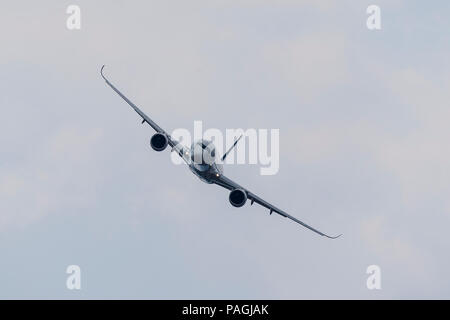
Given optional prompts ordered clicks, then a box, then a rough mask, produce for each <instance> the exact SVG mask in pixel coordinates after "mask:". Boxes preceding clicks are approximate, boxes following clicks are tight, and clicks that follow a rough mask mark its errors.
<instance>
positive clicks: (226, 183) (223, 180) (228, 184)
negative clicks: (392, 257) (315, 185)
mask: <svg viewBox="0 0 450 320" xmlns="http://www.w3.org/2000/svg"><path fill="white" fill-rule="evenodd" d="M214 183H215V184H217V185H219V186H221V187H224V188H225V189H228V190H233V189H238V188H239V189H244V190H245V191H246V192H247V198H248V199H250V201H251V204H253V202H256V203H258V204H260V205H261V206H263V207H265V208H267V209H269V210H270V214H272V212H276V213H278V214H279V215H281V216H283V217H285V218H289V219H291V220H292V221H295V222H297V223H298V224H300V225H302V226H304V227H305V228H308V229H309V230H311V231H314V232H315V233H317V234H320V235H321V236H324V237H327V238H330V239H336V238H339V237H340V236H341V235H338V236H335V237H333V236H329V235H327V234H325V233H323V232H320V231H319V230H317V229H314V228H313V227H311V226H309V225H307V224H306V223H304V222H302V221H300V220H298V219H297V218H295V217H293V216H291V215H289V214H287V213H286V212H284V211H283V210H281V209H278V208H277V207H275V206H274V205H272V204H270V203H268V202H267V201H265V200H263V199H261V198H260V197H258V196H257V195H255V194H254V193H253V192H251V191H249V190H247V189H245V188H242V187H241V186H240V185H238V184H237V183H235V182H234V181H232V180H230V179H228V178H227V177H225V176H224V175H220V176H219V177H216V178H215V180H214Z"/></svg>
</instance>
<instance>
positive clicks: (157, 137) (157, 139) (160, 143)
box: [150, 132, 169, 151]
mask: <svg viewBox="0 0 450 320" xmlns="http://www.w3.org/2000/svg"><path fill="white" fill-rule="evenodd" d="M168 143H169V140H168V139H167V137H166V136H165V135H164V134H162V133H159V132H158V133H155V134H154V135H153V136H152V137H151V138H150V146H151V147H152V149H153V150H155V151H163V150H164V149H165V148H166V147H167V144H168Z"/></svg>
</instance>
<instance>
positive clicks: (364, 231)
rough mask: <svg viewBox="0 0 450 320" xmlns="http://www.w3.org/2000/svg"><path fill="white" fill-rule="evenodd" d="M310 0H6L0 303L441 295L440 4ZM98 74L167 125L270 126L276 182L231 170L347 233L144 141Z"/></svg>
mask: <svg viewBox="0 0 450 320" xmlns="http://www.w3.org/2000/svg"><path fill="white" fill-rule="evenodd" d="M317 2H318V1H313V0H299V1H294V0H291V1H288V0H286V1H276V2H275V1H274V2H270V1H250V0H248V1H247V0H244V1H240V2H239V3H240V4H237V2H236V4H229V1H191V2H189V4H187V3H186V1H173V2H171V3H168V2H166V1H164V2H163V1H159V2H155V1H120V2H119V1H117V2H114V4H112V3H111V2H110V1H95V2H92V1H40V2H39V3H37V2H36V3H34V2H30V1H15V2H14V3H13V2H8V4H6V3H4V4H2V10H1V13H0V36H1V37H0V38H1V40H2V50H0V63H1V70H2V72H1V73H0V86H1V88H2V95H1V98H0V99H1V106H2V108H1V117H0V145H1V148H0V155H1V162H0V254H1V259H0V298H64V299H66V298H152V299H155V298H159V299H165V298H186V299H189V298H205V299H208V298H209V299H215V298H237V299H241V298H249V299H251V298H255V299H257V298H269V299H276V298H286V299H297V298H344V299H345V298H364V299H366V298H367V299H379V298H449V296H450V276H449V275H448V269H449V268H450V259H449V257H448V254H447V252H449V246H450V240H449V237H448V235H447V234H448V229H449V226H450V201H449V197H448V194H449V192H450V164H449V163H450V152H449V151H448V138H447V137H448V136H449V135H450V129H449V126H448V119H449V117H450V111H449V109H448V105H449V101H450V81H449V79H450V77H449V76H450V64H449V58H448V57H449V56H450V47H449V46H450V42H449V40H450V37H449V36H450V32H449V30H450V22H449V20H448V16H449V13H450V11H449V9H450V4H449V3H448V1H434V2H432V3H426V2H424V1H406V0H405V1H401V0H397V1H392V0H391V1H377V2H372V1H370V2H369V1H331V0H329V1H328V0H327V1H321V2H320V4H318V3H317ZM69 4H78V5H79V6H80V7H81V14H82V28H81V30H79V31H68V30H67V29H66V18H67V14H66V13H65V11H66V7H67V6H68V5H69ZM369 4H378V5H379V6H380V7H381V18H382V30H380V31H369V30H368V29H367V28H366V18H367V14H366V8H367V6H368V5H369ZM102 64H106V65H107V69H106V72H107V74H108V76H109V77H110V78H111V80H112V81H113V82H114V83H116V84H117V86H118V87H119V88H120V89H121V90H122V91H123V92H124V93H125V94H127V96H128V97H129V98H130V99H131V100H133V101H134V102H135V103H137V104H138V105H139V106H141V107H142V109H143V110H144V111H145V112H146V113H147V114H148V115H149V116H150V117H152V118H154V119H155V121H157V122H158V123H159V124H160V125H161V126H162V127H164V128H165V129H166V130H168V131H171V130H173V129H175V128H181V127H185V128H188V129H192V127H193V121H194V120H202V121H203V124H204V127H205V128H207V127H212V128H219V129H225V128H267V129H270V128H279V129H280V145H281V146H280V170H279V172H278V174H277V175H275V176H261V175H259V167H258V166H255V165H248V166H247V165H245V166H229V167H225V174H226V175H227V176H228V177H230V178H232V179H234V180H235V181H237V182H238V183H240V184H242V185H243V186H245V187H248V188H249V189H250V190H252V191H254V192H255V193H257V194H259V195H260V196H262V197H264V198H265V199H267V200H269V201H270V202H273V203H274V204H275V205H277V206H279V207H281V208H283V209H285V210H286V211H287V212H289V213H291V214H292V215H294V216H296V217H298V218H300V219H302V220H304V221H305V222H307V223H310V224H311V225H313V226H315V227H317V228H318V229H320V230H322V231H324V232H327V233H331V234H334V233H343V234H344V235H343V237H342V238H340V239H338V240H335V241H331V240H328V239H325V238H321V237H318V236H317V235H316V234H314V233H312V232H310V231H308V230H306V229H303V228H301V227H299V226H298V225H296V224H294V223H292V222H291V221H289V220H287V219H283V218H281V217H279V216H276V215H272V216H269V214H268V212H267V211H266V210H264V209H263V208H261V207H258V206H252V207H250V206H249V205H247V206H245V207H243V208H241V209H236V208H233V207H232V206H231V205H230V204H229V202H228V193H227V191H226V190H224V189H221V188H219V187H215V186H209V185H206V184H204V183H202V182H200V181H199V180H198V179H197V178H196V177H194V176H193V175H192V174H191V173H190V172H189V171H188V170H187V169H186V168H183V167H182V166H174V165H173V164H172V162H171V161H170V155H169V153H168V152H162V153H156V152H153V151H152V150H151V149H150V147H149V145H148V141H149V138H150V136H151V134H152V130H151V128H149V127H148V126H146V125H140V121H139V117H138V116H137V115H136V114H135V113H134V112H133V111H132V110H131V109H130V108H129V107H128V106H127V105H126V104H125V102H123V101H122V100H121V99H120V98H119V97H117V96H116V95H115V94H114V92H113V91H112V90H111V89H110V88H108V87H107V86H106V84H105V83H104V81H102V79H101V78H100V74H99V69H100V67H101V65H102ZM70 264H77V265H79V266H80V267H81V270H82V290H81V291H69V290H67V289H66V287H65V282H66V277H67V275H66V274H65V269H66V267H67V266H68V265H70ZM372 264H377V265H379V266H380V267H381V272H382V290H380V291H369V290H367V288H366V278H367V275H366V273H365V271H366V268H367V266H369V265H372Z"/></svg>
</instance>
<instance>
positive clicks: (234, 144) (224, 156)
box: [221, 134, 242, 161]
mask: <svg viewBox="0 0 450 320" xmlns="http://www.w3.org/2000/svg"><path fill="white" fill-rule="evenodd" d="M241 138H242V134H241V136H240V137H239V138H237V139H236V140H235V141H234V143H233V145H232V146H231V147H230V149H228V151H227V152H225V154H224V155H223V156H222V159H221V160H222V161H223V160H225V158H226V157H227V155H228V154H229V153H230V151H231V150H232V149H233V148H234V147H235V146H236V144H237V143H238V141H239V140H241Z"/></svg>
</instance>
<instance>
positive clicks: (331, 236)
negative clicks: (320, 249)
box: [324, 233, 342, 239]
mask: <svg viewBox="0 0 450 320" xmlns="http://www.w3.org/2000/svg"><path fill="white" fill-rule="evenodd" d="M324 236H325V237H327V238H330V239H337V238H339V237H340V236H342V233H341V234H340V235H338V236H335V237H332V236H329V235H326V234H324Z"/></svg>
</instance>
